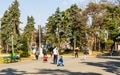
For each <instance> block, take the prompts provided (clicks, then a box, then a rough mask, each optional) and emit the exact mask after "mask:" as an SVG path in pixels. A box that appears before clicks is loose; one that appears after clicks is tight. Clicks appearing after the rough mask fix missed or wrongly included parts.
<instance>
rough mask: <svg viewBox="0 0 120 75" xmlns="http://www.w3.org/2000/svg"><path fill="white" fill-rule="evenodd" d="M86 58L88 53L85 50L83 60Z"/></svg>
mask: <svg viewBox="0 0 120 75" xmlns="http://www.w3.org/2000/svg"><path fill="white" fill-rule="evenodd" d="M86 56H87V51H86V50H85V51H84V52H83V60H85V59H86Z"/></svg>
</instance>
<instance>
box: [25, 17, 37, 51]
mask: <svg viewBox="0 0 120 75" xmlns="http://www.w3.org/2000/svg"><path fill="white" fill-rule="evenodd" d="M34 24H35V22H34V18H33V17H32V16H31V17H29V16H28V17H27V24H26V26H25V28H24V32H23V36H25V37H26V38H27V44H28V48H29V49H28V50H30V45H31V42H33V37H34V36H33V35H34V32H35V27H34Z"/></svg>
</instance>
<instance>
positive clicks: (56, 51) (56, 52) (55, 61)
mask: <svg viewBox="0 0 120 75" xmlns="http://www.w3.org/2000/svg"><path fill="white" fill-rule="evenodd" d="M53 54H54V58H53V63H54V64H57V60H58V54H59V53H58V48H57V47H55V48H54V49H53Z"/></svg>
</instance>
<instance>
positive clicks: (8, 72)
mask: <svg viewBox="0 0 120 75" xmlns="http://www.w3.org/2000/svg"><path fill="white" fill-rule="evenodd" d="M37 70H38V72H36V73H33V72H31V73H30V72H25V71H17V70H16V69H12V68H8V69H5V70H2V71H0V75H24V74H26V75H29V74H31V75H45V74H47V75H48V74H49V75H102V74H98V73H92V72H88V73H81V72H71V71H68V70H60V69H54V70H53V69H37ZM1 73H2V74H1Z"/></svg>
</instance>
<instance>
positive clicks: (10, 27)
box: [1, 0, 20, 50]
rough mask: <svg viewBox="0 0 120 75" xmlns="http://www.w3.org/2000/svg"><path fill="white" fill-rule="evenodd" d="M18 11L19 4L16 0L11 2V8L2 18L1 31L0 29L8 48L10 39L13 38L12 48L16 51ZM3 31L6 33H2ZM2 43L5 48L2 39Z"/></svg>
mask: <svg viewBox="0 0 120 75" xmlns="http://www.w3.org/2000/svg"><path fill="white" fill-rule="evenodd" d="M19 17H20V10H19V3H18V1H17V0H15V1H14V2H13V4H11V6H10V7H9V9H8V10H7V11H6V12H5V14H4V16H3V18H2V24H1V29H2V37H3V38H5V37H6V38H7V39H6V40H7V42H6V45H8V46H9V47H11V46H12V45H11V42H12V41H11V39H10V38H11V37H12V36H14V37H13V41H14V43H13V46H14V48H15V50H17V45H18V43H19V42H18V40H19V38H18V37H19V36H20V33H19V24H20V20H19ZM4 31H5V32H6V33H4ZM2 43H3V44H4V45H3V46H5V42H4V39H3V41H2Z"/></svg>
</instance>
